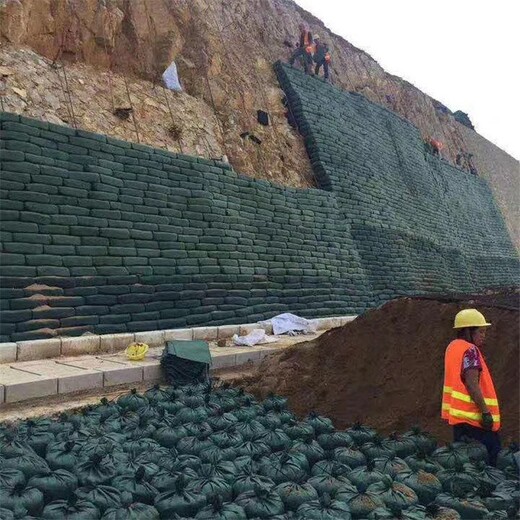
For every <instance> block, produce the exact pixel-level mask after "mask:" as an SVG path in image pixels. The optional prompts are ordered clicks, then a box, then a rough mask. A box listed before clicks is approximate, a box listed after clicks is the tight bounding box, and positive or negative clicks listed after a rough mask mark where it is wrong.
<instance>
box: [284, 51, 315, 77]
mask: <svg viewBox="0 0 520 520" xmlns="http://www.w3.org/2000/svg"><path fill="white" fill-rule="evenodd" d="M298 58H302V61H303V64H304V68H305V74H309V72H310V70H311V65H312V56H311V55H310V54H309V53H308V52H307V51H306V50H305V49H304V48H303V47H298V48H297V49H296V50H295V51H294V52H293V53H292V56H291V58H290V59H289V63H290V65H294V62H295V61H296V60H297V59H298Z"/></svg>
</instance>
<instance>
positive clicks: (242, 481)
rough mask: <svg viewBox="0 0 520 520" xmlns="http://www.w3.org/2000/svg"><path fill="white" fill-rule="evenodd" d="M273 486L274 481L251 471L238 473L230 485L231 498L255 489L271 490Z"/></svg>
mask: <svg viewBox="0 0 520 520" xmlns="http://www.w3.org/2000/svg"><path fill="white" fill-rule="evenodd" d="M275 486H276V484H275V483H274V481H273V480H271V479H270V478H269V477H266V476H264V475H257V474H256V473H254V472H253V471H251V472H248V473H240V474H239V475H238V476H237V477H236V479H235V481H234V482H233V484H232V489H233V496H235V497H237V496H238V495H241V494H242V493H246V492H247V491H253V490H254V489H256V488H257V487H265V488H266V489H272V488H274V487H275Z"/></svg>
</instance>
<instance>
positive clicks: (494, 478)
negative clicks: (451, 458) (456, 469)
mask: <svg viewBox="0 0 520 520" xmlns="http://www.w3.org/2000/svg"><path fill="white" fill-rule="evenodd" d="M464 469H465V470H466V471H468V472H471V473H472V474H473V475H474V476H475V477H476V479H477V480H478V483H479V484H488V485H491V486H493V489H494V488H495V487H496V486H498V484H500V482H503V481H504V480H506V479H507V477H506V474H505V473H504V472H503V471H502V470H500V469H498V468H494V467H493V466H488V465H487V464H486V463H485V462H483V461H481V462H477V463H476V464H469V465H468V464H464Z"/></svg>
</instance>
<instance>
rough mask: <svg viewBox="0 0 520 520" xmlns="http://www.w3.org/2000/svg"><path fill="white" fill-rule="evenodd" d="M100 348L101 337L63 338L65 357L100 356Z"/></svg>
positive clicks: (62, 350) (93, 335)
mask: <svg viewBox="0 0 520 520" xmlns="http://www.w3.org/2000/svg"><path fill="white" fill-rule="evenodd" d="M100 348H101V337H100V336H96V335H95V334H92V335H90V334H89V335H87V336H80V337H76V338H61V354H62V355H63V356H77V355H82V354H98V353H99V352H100Z"/></svg>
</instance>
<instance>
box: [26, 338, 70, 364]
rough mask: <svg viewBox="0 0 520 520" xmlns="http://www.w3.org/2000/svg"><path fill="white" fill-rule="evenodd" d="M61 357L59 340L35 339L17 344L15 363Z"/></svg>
mask: <svg viewBox="0 0 520 520" xmlns="http://www.w3.org/2000/svg"><path fill="white" fill-rule="evenodd" d="M59 355H61V339H60V338H56V339H35V340H31V341H18V342H17V355H16V359H17V361H31V360H33V359H46V358H53V357H58V356H59Z"/></svg>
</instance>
